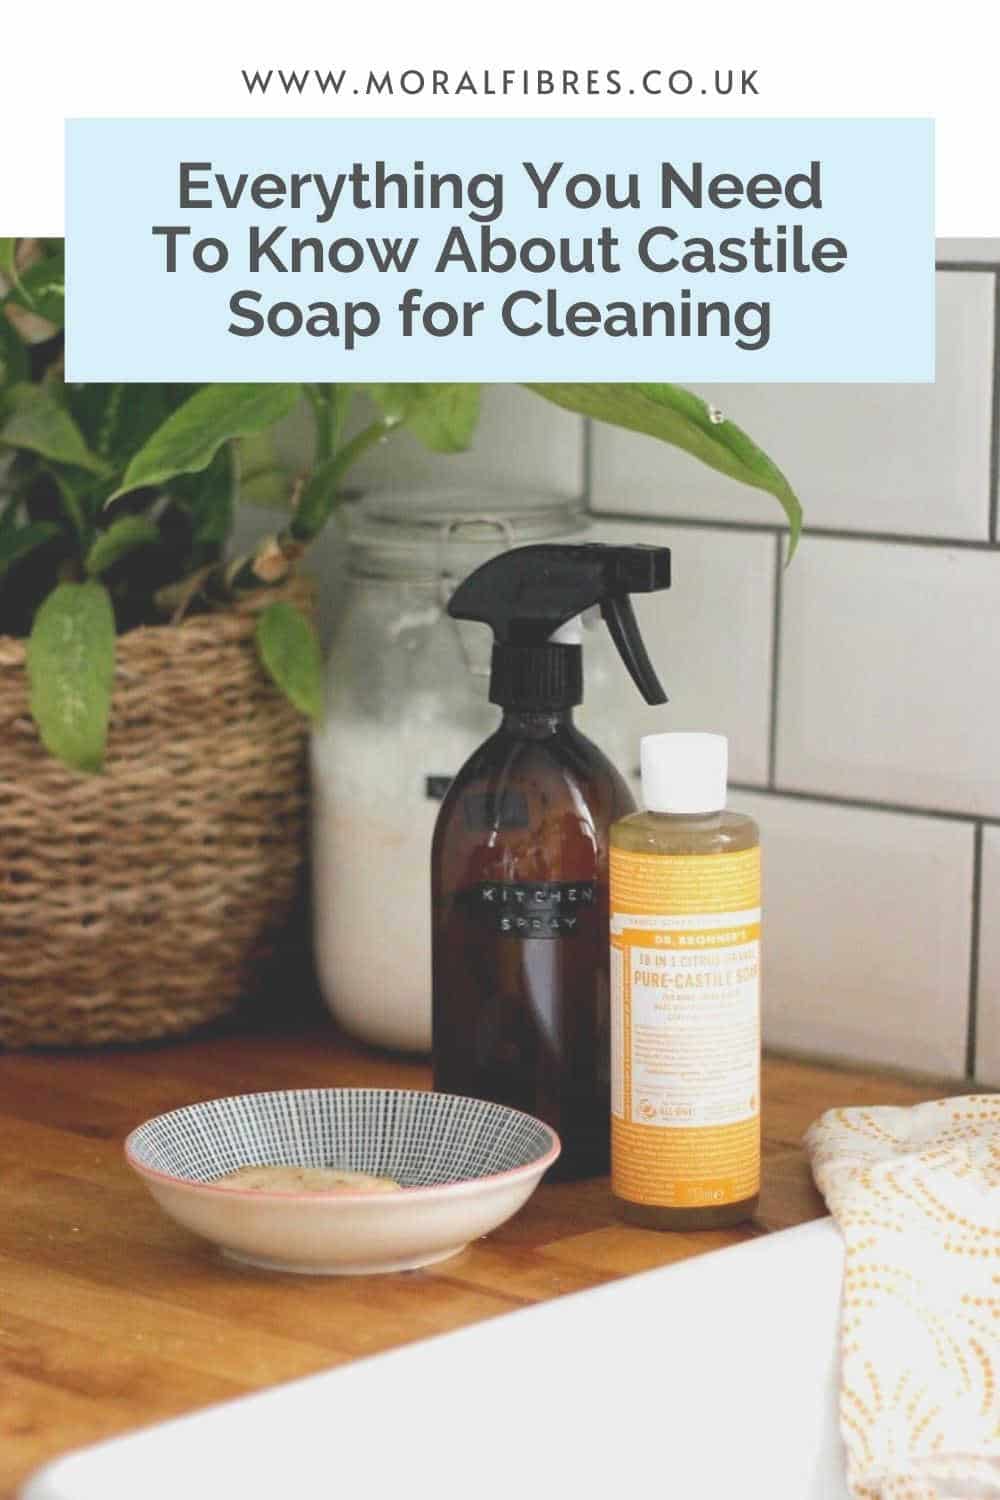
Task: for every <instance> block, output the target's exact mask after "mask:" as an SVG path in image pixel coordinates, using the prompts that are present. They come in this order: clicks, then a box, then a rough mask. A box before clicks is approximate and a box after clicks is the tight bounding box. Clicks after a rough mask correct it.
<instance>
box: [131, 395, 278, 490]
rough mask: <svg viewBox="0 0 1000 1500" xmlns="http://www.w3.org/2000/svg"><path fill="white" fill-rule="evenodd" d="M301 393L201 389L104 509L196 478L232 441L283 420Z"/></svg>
mask: <svg viewBox="0 0 1000 1500" xmlns="http://www.w3.org/2000/svg"><path fill="white" fill-rule="evenodd" d="M301 393H302V391H301V387H300V386H298V385H206V386H203V387H202V389H201V390H200V391H196V392H195V394H194V395H193V396H190V397H189V398H188V400H187V401H185V402H184V404H183V406H179V407H178V408H177V410H176V411H175V412H172V413H171V415H170V416H169V417H168V418H167V420H166V421H165V422H164V423H163V425H162V426H161V427H159V428H157V430H156V431H155V432H154V433H153V435H152V437H151V438H150V439H149V441H148V442H147V443H145V444H144V446H143V447H142V448H140V450H139V452H138V453H136V455H135V456H134V458H133V459H132V461H131V463H130V464H129V466H128V468H127V469H126V470H125V474H124V477H123V479H122V482H121V484H120V485H119V486H118V488H117V490H115V491H114V493H113V494H112V495H109V497H108V499H107V501H106V502H105V503H106V504H108V505H110V504H111V503H112V502H113V501H115V500H117V499H118V497H119V496H120V495H127V494H129V493H130V492H131V491H132V490H138V489H144V488H145V487H146V486H151V487H158V486H160V485H163V484H166V482H167V481H168V480H170V479H173V478H174V476H175V475H177V474H194V473H199V472H200V471H201V470H202V469H205V468H207V467H208V465H209V464H210V463H211V461H212V459H213V458H214V457H215V455H216V453H217V452H218V450H219V449H220V448H221V447H222V444H223V443H225V442H227V441H228V440H229V439H230V438H239V437H246V436H247V435H248V434H249V433H251V432H258V431H259V430H260V429H261V428H262V427H269V426H270V425H271V423H272V422H279V421H280V420H281V418H282V417H286V416H287V415H288V413H289V412H290V411H291V410H292V408H293V406H294V405H295V404H296V402H297V401H298V400H299V398H300V396H301Z"/></svg>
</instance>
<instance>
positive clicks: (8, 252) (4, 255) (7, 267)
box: [0, 239, 18, 291]
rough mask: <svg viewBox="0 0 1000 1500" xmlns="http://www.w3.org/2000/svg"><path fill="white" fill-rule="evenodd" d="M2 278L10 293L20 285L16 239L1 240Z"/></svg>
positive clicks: (0, 269) (0, 272) (0, 261)
mask: <svg viewBox="0 0 1000 1500" xmlns="http://www.w3.org/2000/svg"><path fill="white" fill-rule="evenodd" d="M0 276H2V277H3V279H4V281H5V282H6V283H7V290H8V291H10V290H11V288H12V287H15V286H17V285H18V278H17V240H16V239H0Z"/></svg>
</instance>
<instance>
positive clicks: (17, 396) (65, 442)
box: [0, 381, 104, 474]
mask: <svg viewBox="0 0 1000 1500" xmlns="http://www.w3.org/2000/svg"><path fill="white" fill-rule="evenodd" d="M0 446H6V447H8V448H25V449H28V450H29V451H30V452H32V453H38V454H41V456H42V458H47V459H50V460H51V461H52V462H53V463H59V464H71V465H72V466H73V467H74V468H77V469H87V470H88V471H89V472H90V473H92V474H101V473H103V472H104V465H103V464H102V462H101V460H100V459H99V458H98V457H97V455H96V454H95V453H91V451H90V449H89V448H88V447H87V444H86V443H85V442H84V438H83V434H82V433H81V431H80V429H79V427H77V425H76V423H75V422H74V421H73V418H72V417H71V416H70V414H69V412H68V411H67V410H66V408H65V407H64V406H63V405H62V403H61V402H60V401H59V399H58V397H57V396H56V395H55V393H54V392H53V391H52V390H51V389H50V388H49V386H47V385H32V384H30V383H29V382H27V381H24V382H21V383H19V384H18V385H14V386H12V387H11V388H10V390H9V391H8V392H7V393H6V397H5V399H4V405H3V417H2V420H0Z"/></svg>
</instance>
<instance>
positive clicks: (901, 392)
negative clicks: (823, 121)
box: [592, 271, 995, 539]
mask: <svg viewBox="0 0 1000 1500" xmlns="http://www.w3.org/2000/svg"><path fill="white" fill-rule="evenodd" d="M994 289H995V278H994V277H993V275H991V274H989V273H987V272H978V271H971V272H963V271H943V272H941V273H940V274H939V275H938V278H937V297H938V309H937V379H936V381H935V383H934V384H933V385H710V386H698V387H694V389H696V390H698V391H699V393H700V394H701V395H703V396H705V397H706V399H708V400H710V401H712V402H713V403H714V404H715V405H716V406H718V407H720V408H721V409H722V410H723V411H724V412H725V413H726V415H727V416H729V417H731V418H732V420H733V421H734V422H738V423H739V425H740V426H741V427H743V428H745V430H746V431H747V432H748V433H749V434H750V436H751V437H752V438H753V439H754V440H755V441H756V442H757V443H759V444H760V446H761V447H762V448H764V449H765V450H766V452H767V453H769V454H770V456H771V457H772V458H773V459H774V461H775V463H777V464H778V465H779V467H780V468H781V469H782V470H783V471H784V473H785V474H786V475H787V477H788V479H789V481H790V483H791V484H792V486H793V487H794V489H795V491H796V493H797V494H798V496H799V498H800V500H801V501H802V505H803V507H804V510H805V516H806V524H807V525H810V526H822V527H833V528H836V529H838V530H858V531H880V532H900V533H903V534H906V535H913V536H941V537H955V538H973V539H985V538H986V536H987V535H988V527H989V509H990V435H991V422H992V416H991V403H992V371H993V325H994ZM872 337H873V338H876V339H877V338H878V329H877V328H873V329H872ZM747 373H748V377H749V376H750V375H751V373H752V372H751V371H750V369H749V367H748V371H747ZM592 493H593V504H594V507H595V508H596V509H598V510H602V511H630V512H635V513H641V514H653V515H658V516H664V517H665V516H669V515H675V516H695V517H698V516H705V517H711V518H713V519H721V520H729V521H764V522H769V523H770V522H778V521H780V520H781V511H780V509H779V507H778V504H777V502H776V501H775V500H773V499H772V498H771V497H770V496H769V495H766V494H764V493H763V492H762V491H760V490H752V489H749V488H747V487H746V486H744V485H741V484H738V483H737V482H736V481H735V480H732V479H727V478H726V477H725V476H724V475H722V474H717V473H715V472H714V471H713V470H711V469H708V468H706V467H705V466H704V465H703V464H699V463H697V462H696V461H695V460H694V459H692V458H689V457H687V455H685V454H683V453H680V452H678V451H677V450H673V449H670V448H667V447H665V446H664V444H662V443H659V442H657V441H656V440H655V439H653V438H648V437H643V436H638V435H636V434H634V433H627V432H621V431H619V430H617V429H615V428H611V427H604V426H601V425H600V424H596V425H595V427H594V435H593V464H592Z"/></svg>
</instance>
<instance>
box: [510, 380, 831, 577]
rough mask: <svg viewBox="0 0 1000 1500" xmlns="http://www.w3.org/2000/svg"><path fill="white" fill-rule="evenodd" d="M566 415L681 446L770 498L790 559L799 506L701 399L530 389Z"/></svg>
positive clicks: (763, 460)
mask: <svg viewBox="0 0 1000 1500" xmlns="http://www.w3.org/2000/svg"><path fill="white" fill-rule="evenodd" d="M527 389H528V390H529V391H534V392H535V393H536V395H539V396H544V397H545V399H546V400H547V401H552V402H554V403H555V405H556V406H561V407H563V408H564V409H565V410H566V411H575V412H579V413H581V414H582V415H583V416H585V417H592V418H594V419H595V420H596V421H598V422H610V423H612V424H613V425H614V426H615V427H625V428H628V429H629V431H631V432H643V433H646V434H647V435H648V436H649V437H655V438H660V439H661V440H662V441H663V442H665V443H671V444H673V446H674V447H675V448H682V449H683V450H684V451H685V452H686V453H690V454H691V455H692V457H694V458H697V459H700V460H701V462H702V463H703V464H707V465H708V466H709V468H712V469H718V470H719V472H720V473H722V474H728V475H729V477H730V478H731V479H738V480H740V481H741V482H742V483H743V484H748V485H751V486H752V487H753V488H755V489H759V490H765V491H767V493H768V494H771V495H773V496H774V497H775V499H776V500H777V501H778V503H779V504H780V505H781V508H782V510H783V511H784V512H785V515H786V516H787V518H788V524H789V527H790V528H791V539H790V544H789V549H788V555H789V557H791V555H792V553H793V552H794V551H795V547H796V545H797V543H798V539H799V533H800V531H801V529H802V507H801V505H800V504H799V501H798V498H797V496H796V495H795V493H794V491H793V490H792V487H791V485H790V484H789V483H788V480H787V479H786V478H785V476H784V474H782V472H781V470H780V469H779V468H778V467H777V465H776V464H774V463H772V461H771V459H769V458H768V456H767V454H766V453H764V451H763V450H762V449H760V448H758V447H757V445H756V443H755V442H753V440H752V439H751V438H749V437H748V436H747V434H746V433H745V432H743V431H742V429H741V428H739V427H737V426H736V424H735V422H727V421H725V420H719V418H718V415H717V414H716V413H714V412H713V410H712V408H711V407H709V405H708V403H707V402H706V401H703V400H702V398H701V397H700V396H696V395H695V394H694V392H693V391H687V390H684V389H683V387H681V386H678V385H529V386H528V387H527Z"/></svg>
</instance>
